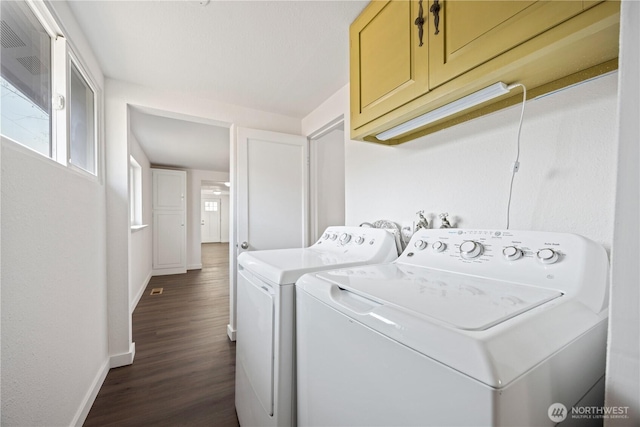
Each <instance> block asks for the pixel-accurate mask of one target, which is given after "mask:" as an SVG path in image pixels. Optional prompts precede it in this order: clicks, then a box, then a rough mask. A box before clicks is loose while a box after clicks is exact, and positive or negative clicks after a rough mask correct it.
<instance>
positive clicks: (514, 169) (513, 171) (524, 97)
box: [506, 83, 527, 230]
mask: <svg viewBox="0 0 640 427" xmlns="http://www.w3.org/2000/svg"><path fill="white" fill-rule="evenodd" d="M518 86H520V87H522V112H521V113H520V124H519V125H518V139H517V142H516V160H515V161H514V162H513V165H512V167H511V182H510V183H509V200H508V201H507V227H506V229H507V230H508V229H509V220H510V215H511V195H512V193H513V180H514V179H515V177H516V172H518V169H520V134H521V133H522V119H523V118H524V106H525V103H526V102H527V88H526V87H525V85H523V84H521V83H514V84H512V85H509V86H508V89H509V90H512V89H514V88H516V87H518Z"/></svg>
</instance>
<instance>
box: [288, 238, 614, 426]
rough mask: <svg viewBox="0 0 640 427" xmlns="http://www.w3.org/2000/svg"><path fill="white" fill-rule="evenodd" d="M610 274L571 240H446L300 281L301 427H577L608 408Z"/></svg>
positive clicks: (594, 249)
mask: <svg viewBox="0 0 640 427" xmlns="http://www.w3.org/2000/svg"><path fill="white" fill-rule="evenodd" d="M608 265H609V262H608V258H607V254H606V252H605V250H604V249H603V248H602V246H600V245H598V244H597V243H595V242H592V241H590V240H587V239H585V238H584V237H581V236H577V235H573V234H563V233H546V232H533V231H529V232H527V231H510V230H509V231H504V230H498V231H496V230H456V229H445V230H422V231H419V232H418V233H416V235H414V236H413V238H412V240H411V242H410V243H409V245H408V246H407V248H406V249H405V251H404V252H403V254H402V255H401V256H400V257H399V258H398V260H397V261H395V262H393V263H389V264H386V265H370V266H364V267H357V268H347V269H339V270H332V271H327V272H320V273H315V274H307V275H304V276H302V277H301V278H300V279H299V280H298V282H297V283H296V299H297V301H296V304H297V311H296V316H297V332H296V334H297V344H296V345H297V381H298V401H297V402H298V424H299V425H301V426H350V427H351V426H517V425H522V426H546V425H549V426H552V425H555V424H556V423H558V422H560V421H563V420H565V422H567V423H569V422H570V421H572V417H574V415H573V412H574V411H572V407H574V406H575V405H579V403H578V402H579V401H581V402H582V403H580V404H585V405H588V406H602V405H603V390H604V388H603V379H604V372H605V352H606V337H607V315H608V310H607V300H608V297H607V295H608V291H607V289H608V287H607V284H608ZM581 399H583V400H581ZM589 399H591V400H589ZM554 405H555V406H554ZM578 412H580V411H578ZM582 413H584V412H582ZM579 425H581V424H579Z"/></svg>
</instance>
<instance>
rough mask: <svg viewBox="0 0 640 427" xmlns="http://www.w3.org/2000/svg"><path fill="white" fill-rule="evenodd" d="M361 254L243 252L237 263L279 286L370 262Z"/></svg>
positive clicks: (311, 251) (305, 251) (280, 251)
mask: <svg viewBox="0 0 640 427" xmlns="http://www.w3.org/2000/svg"><path fill="white" fill-rule="evenodd" d="M370 261H371V260H370V258H367V257H363V256H362V255H360V254H356V253H353V254H351V253H349V252H348V251H346V250H345V251H344V252H343V253H332V252H324V251H319V250H315V249H313V248H295V249H274V250H266V251H253V252H243V253H241V254H240V255H239V256H238V264H239V265H240V266H242V267H244V268H246V269H248V270H251V271H252V272H253V273H255V274H257V275H258V276H261V277H262V278H264V279H266V280H268V281H270V282H271V283H274V284H277V285H288V284H292V283H295V281H296V280H298V278H300V276H302V275H303V274H306V273H314V272H317V271H321V270H327V269H331V268H340V267H350V266H355V265H360V264H364V263H366V262H370Z"/></svg>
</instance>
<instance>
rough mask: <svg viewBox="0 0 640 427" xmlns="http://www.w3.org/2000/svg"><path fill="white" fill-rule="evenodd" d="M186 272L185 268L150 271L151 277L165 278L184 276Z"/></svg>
mask: <svg viewBox="0 0 640 427" xmlns="http://www.w3.org/2000/svg"><path fill="white" fill-rule="evenodd" d="M186 272H187V270H186V269H185V268H163V269H159V270H152V271H151V275H152V276H167V275H169V274H184V273H186Z"/></svg>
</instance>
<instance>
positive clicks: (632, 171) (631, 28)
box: [606, 1, 640, 426]
mask: <svg viewBox="0 0 640 427" xmlns="http://www.w3.org/2000/svg"><path fill="white" fill-rule="evenodd" d="M620 31H621V39H620V48H621V49H620V88H619V92H618V93H619V98H620V99H619V111H620V114H619V125H620V130H619V144H620V146H619V152H618V186H617V194H616V214H615V232H614V239H613V251H612V254H613V260H612V261H613V264H612V274H611V294H610V296H611V302H610V312H609V349H608V354H607V362H608V363H607V381H606V405H607V406H610V407H616V406H628V407H629V413H628V416H629V418H619V419H611V420H607V421H606V425H607V426H630V425H640V406H639V405H640V384H639V382H640V292H639V289H638V286H639V284H640V267H639V265H638V254H639V253H640V226H639V225H638V222H639V220H640V204H639V201H638V198H639V195H640V175H639V174H638V165H639V164H640V143H639V141H640V124H639V122H638V118H639V117H640V84H639V81H638V75H640V3H638V2H635V1H624V2H623V3H622V15H621V28H620Z"/></svg>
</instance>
